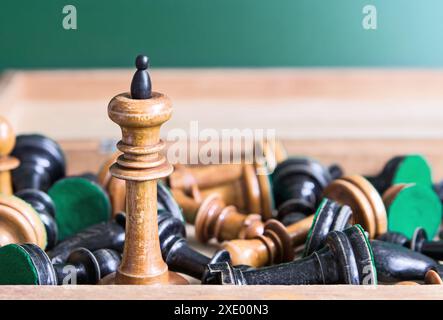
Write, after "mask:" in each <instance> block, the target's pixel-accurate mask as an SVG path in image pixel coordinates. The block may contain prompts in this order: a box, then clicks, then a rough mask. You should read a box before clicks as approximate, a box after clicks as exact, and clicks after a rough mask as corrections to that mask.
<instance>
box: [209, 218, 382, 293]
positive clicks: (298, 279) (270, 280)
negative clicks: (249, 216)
mask: <svg viewBox="0 0 443 320" xmlns="http://www.w3.org/2000/svg"><path fill="white" fill-rule="evenodd" d="M208 269H209V272H210V273H212V274H213V277H214V278H213V279H214V283H216V284H223V285H306V284H354V285H358V284H365V285H375V284H377V272H376V270H375V264H374V260H373V257H372V252H371V246H370V244H369V241H368V239H367V238H366V235H365V232H364V230H363V229H362V228H361V227H360V226H358V225H354V226H352V227H350V228H348V229H346V230H344V231H332V232H330V233H329V234H328V236H327V238H326V242H325V245H324V247H323V248H322V249H320V250H318V251H315V252H314V253H312V254H311V255H309V256H308V257H305V258H303V259H300V260H296V261H292V262H288V263H283V264H279V265H275V266H270V267H264V268H258V269H254V268H250V267H247V266H238V267H235V266H234V267H233V266H232V265H231V264H230V263H228V262H223V263H218V264H213V265H208Z"/></svg>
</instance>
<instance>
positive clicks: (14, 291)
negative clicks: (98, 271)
mask: <svg viewBox="0 0 443 320" xmlns="http://www.w3.org/2000/svg"><path fill="white" fill-rule="evenodd" d="M0 299H1V300H4V299H8V300H9V299H32V300H34V299H35V300H39V299H48V300H71V299H78V300H124V299H130V300H149V299H156V300H157V299H158V300H200V299H206V300H218V299H225V300H239V299H241V300H251V299H258V300H278V299H290V300H343V299H346V300H374V299H377V300H379V299H382V300H410V299H416V300H422V299H423V300H425V299H426V300H431V299H432V300H441V299H443V286H376V287H368V286H353V287H349V286H346V285H331V286H325V285H323V286H239V287H237V286H198V285H190V286H61V287H48V286H40V287H39V286H0Z"/></svg>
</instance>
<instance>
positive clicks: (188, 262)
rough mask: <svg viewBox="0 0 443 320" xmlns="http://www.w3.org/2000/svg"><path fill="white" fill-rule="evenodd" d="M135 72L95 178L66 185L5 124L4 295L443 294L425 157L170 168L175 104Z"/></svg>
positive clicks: (0, 186)
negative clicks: (166, 127)
mask: <svg viewBox="0 0 443 320" xmlns="http://www.w3.org/2000/svg"><path fill="white" fill-rule="evenodd" d="M136 67H137V71H136V72H135V74H134V77H133V79H132V83H131V86H130V91H129V92H127V93H122V94H119V95H117V96H115V97H114V98H112V100H111V101H110V103H109V106H108V116H109V118H110V119H111V120H112V121H113V122H115V123H116V124H117V125H118V126H120V127H121V132H122V138H121V140H120V141H119V142H118V144H117V149H118V151H117V153H115V154H113V155H112V156H110V157H109V160H108V161H106V162H105V163H103V165H102V166H101V169H100V171H99V172H95V173H85V174H82V175H79V176H66V160H65V156H64V153H63V150H62V149H61V147H60V146H59V145H58V143H57V142H56V141H54V140H52V139H51V138H50V137H46V136H44V135H39V134H25V135H17V136H16V135H15V134H14V130H13V128H12V127H11V125H10V124H9V123H8V121H7V119H5V118H0V284H3V285H5V284H33V285H63V284H102V285H106V284H144V285H147V284H187V283H189V279H195V281H198V282H201V284H204V285H210V284H219V285H220V284H221V285H225V284H228V285H302V284H303V285H307V284H353V285H377V284H398V285H401V284H407V285H420V284H442V280H441V276H443V266H442V265H441V264H440V262H439V261H442V260H443V240H439V239H438V237H439V236H440V237H442V236H443V235H442V234H441V233H440V235H439V231H440V225H441V221H442V198H443V185H442V184H438V183H437V184H436V183H434V182H433V181H432V175H431V168H430V166H429V164H428V162H427V161H426V159H425V158H424V157H423V156H421V155H417V154H409V155H401V156H396V157H394V158H392V159H391V160H389V161H388V162H387V163H386V164H384V166H383V164H380V172H379V173H378V174H377V173H376V174H375V175H373V176H363V175H359V174H356V173H350V174H348V173H346V172H345V168H341V167H340V166H339V165H336V164H333V165H330V166H327V165H325V164H321V163H319V162H318V161H316V160H314V159H311V158H308V157H302V156H287V155H286V152H285V151H284V149H283V147H282V146H281V145H279V144H278V143H270V142H262V143H260V144H257V145H258V146H260V148H261V151H262V154H263V157H262V158H260V161H258V160H257V161H252V163H247V162H246V161H245V162H242V163H237V164H210V165H186V164H182V165H175V166H172V165H171V164H169V163H168V161H167V159H166V158H165V156H164V155H163V152H162V149H163V148H164V146H165V144H164V142H163V141H162V140H161V139H160V138H159V135H160V126H161V125H162V124H163V123H165V122H166V121H167V120H168V119H169V118H170V117H171V114H172V105H171V101H170V100H169V98H168V97H167V96H166V95H164V94H162V93H159V92H155V91H152V88H151V79H150V76H149V73H148V71H147V68H148V58H147V57H146V56H138V57H137V58H136ZM257 148H258V147H257ZM274 160H275V161H274ZM187 231H188V233H189V231H191V232H190V233H193V234H194V237H193V238H194V239H193V241H198V242H199V243H200V244H203V245H206V246H207V247H208V250H207V251H204V252H202V251H201V250H200V249H199V250H197V248H196V247H195V245H192V242H191V241H189V240H190V239H187Z"/></svg>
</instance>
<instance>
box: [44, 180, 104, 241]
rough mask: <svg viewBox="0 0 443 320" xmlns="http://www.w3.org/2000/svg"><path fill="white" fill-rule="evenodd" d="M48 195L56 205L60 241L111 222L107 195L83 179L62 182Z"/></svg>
mask: <svg viewBox="0 0 443 320" xmlns="http://www.w3.org/2000/svg"><path fill="white" fill-rule="evenodd" d="M48 194H49V196H50V197H51V198H52V200H53V201H54V204H55V210H56V215H55V219H56V222H57V226H58V229H59V230H58V231H59V240H63V239H65V238H66V237H69V236H71V235H73V234H76V233H78V232H79V231H81V230H83V229H85V228H86V227H88V226H91V225H93V224H97V223H100V222H103V221H107V220H109V219H110V216H111V203H110V201H109V198H108V196H107V194H106V192H105V191H104V190H103V189H102V188H101V187H100V186H99V185H98V184H96V183H94V182H92V181H90V180H87V179H84V178H80V177H72V178H66V179H62V180H59V181H58V182H57V183H55V184H54V185H53V186H52V187H51V188H50V189H49V191H48Z"/></svg>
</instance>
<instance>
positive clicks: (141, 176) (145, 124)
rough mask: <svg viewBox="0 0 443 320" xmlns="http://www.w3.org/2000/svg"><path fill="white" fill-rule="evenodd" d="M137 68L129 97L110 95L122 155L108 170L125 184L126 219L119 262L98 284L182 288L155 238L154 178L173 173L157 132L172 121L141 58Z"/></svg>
mask: <svg viewBox="0 0 443 320" xmlns="http://www.w3.org/2000/svg"><path fill="white" fill-rule="evenodd" d="M136 67H137V72H136V73H135V74H134V77H133V79H132V83H131V93H122V94H119V95H117V96H115V97H114V98H113V99H112V100H111V101H110V103H109V106H108V115H109V118H110V119H111V120H112V121H114V122H115V123H117V124H118V125H119V126H120V127H121V130H122V140H121V141H120V142H119V143H118V144H117V148H118V149H119V150H120V151H121V152H122V153H123V154H122V155H120V156H119V157H118V158H117V161H116V163H114V164H113V165H112V166H111V168H110V171H111V174H112V175H113V176H114V177H116V178H119V179H122V180H125V182H126V218H127V219H126V239H125V245H124V250H123V259H122V263H121V265H120V267H119V268H118V271H117V272H116V273H115V274H112V275H110V276H108V277H107V278H106V279H104V280H103V283H108V284H109V283H116V284H186V283H187V281H186V280H185V279H184V278H182V277H181V276H179V275H178V274H176V273H173V272H170V271H168V266H167V265H166V263H165V262H164V260H163V258H162V254H161V250H160V241H159V235H158V222H157V221H158V220H157V180H158V179H161V178H163V177H166V176H168V175H170V174H171V172H172V170H173V168H172V166H171V165H170V164H169V163H168V162H167V160H166V158H165V157H164V156H162V155H161V154H160V153H159V152H160V151H161V150H162V149H163V148H164V143H163V142H162V141H161V140H160V137H159V134H160V126H161V125H162V124H163V123H164V122H166V121H167V120H169V118H170V117H171V114H172V107H171V102H170V100H169V98H168V97H166V96H165V95H164V94H162V93H159V92H152V91H151V81H150V78H149V74H148V72H147V71H146V69H147V68H148V58H147V57H146V56H141V55H140V56H138V57H137V59H136Z"/></svg>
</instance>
